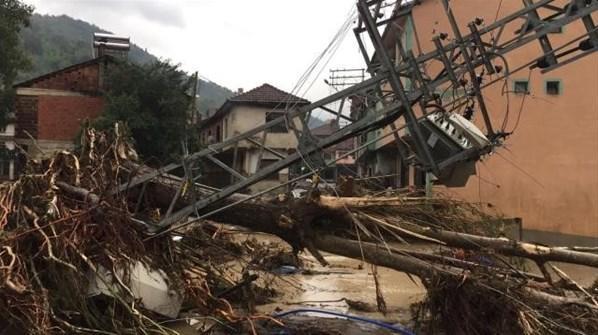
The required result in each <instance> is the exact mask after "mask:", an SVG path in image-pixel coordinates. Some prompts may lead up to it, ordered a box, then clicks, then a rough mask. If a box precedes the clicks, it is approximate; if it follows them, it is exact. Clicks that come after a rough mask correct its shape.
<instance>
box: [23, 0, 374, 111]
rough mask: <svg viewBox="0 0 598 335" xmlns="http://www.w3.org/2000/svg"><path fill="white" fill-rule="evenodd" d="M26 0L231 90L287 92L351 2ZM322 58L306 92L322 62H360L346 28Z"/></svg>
mask: <svg viewBox="0 0 598 335" xmlns="http://www.w3.org/2000/svg"><path fill="white" fill-rule="evenodd" d="M25 2H27V3H30V4H32V5H34V6H35V8H36V11H37V12H38V13H40V14H52V15H60V14H66V15H69V16H72V17H74V18H78V19H82V20H84V21H88V22H91V23H94V24H96V25H98V26H99V27H101V28H103V29H105V30H108V31H111V32H113V33H115V34H118V35H124V36H130V37H131V40H132V42H134V43H136V44H138V45H139V46H141V47H143V48H147V50H148V51H149V52H151V53H152V54H154V55H156V56H158V57H162V58H167V59H170V60H172V61H173V62H175V63H180V64H181V65H182V67H183V69H184V70H186V71H188V72H193V71H199V73H200V74H201V75H202V76H204V77H205V78H208V79H210V80H212V81H214V82H216V83H219V84H221V85H224V86H226V87H228V88H230V89H232V90H236V89H237V88H244V89H245V90H248V89H251V88H253V87H255V86H258V85H261V84H262V83H265V82H268V83H271V84H273V85H275V86H277V87H279V88H281V89H284V90H287V91H291V90H292V89H293V87H294V86H295V84H296V83H297V81H298V79H299V78H300V77H301V75H302V74H303V73H304V71H305V70H306V69H307V68H308V66H309V65H310V64H311V63H312V62H313V61H314V59H315V58H316V57H317V56H318V55H319V54H320V53H321V52H322V51H323V50H324V49H325V48H326V46H327V45H328V43H329V42H330V41H331V40H332V38H333V37H334V35H335V34H336V32H337V31H338V30H339V28H340V27H341V26H342V25H343V22H345V21H346V20H347V18H348V17H349V14H350V12H351V10H353V9H354V2H355V0H251V1H250V0H124V1H123V0H25ZM351 26H352V25H351ZM328 64H329V65H328V66H327V67H325V68H324V69H323V71H322V74H321V75H320V77H319V78H318V79H317V80H315V81H314V82H315V84H314V86H313V88H312V89H311V90H310V91H309V92H308V93H307V94H306V97H307V98H309V99H311V100H315V99H316V98H319V97H322V96H325V95H326V94H328V93H330V90H331V89H330V88H329V87H328V86H327V85H326V84H325V83H324V82H323V79H324V78H326V77H328V75H329V74H328V69H329V68H350V67H358V68H363V67H364V64H363V59H362V58H361V55H360V54H359V50H358V47H357V43H356V42H355V38H354V36H353V33H352V32H351V31H349V33H348V34H347V35H346V37H345V39H344V42H343V43H342V44H341V45H340V48H339V50H338V51H337V52H336V54H335V56H334V57H333V58H332V59H331V60H330V62H329V63H328ZM319 70H320V69H318V71H316V72H319ZM312 79H313V77H312ZM311 81H312V80H310V82H311Z"/></svg>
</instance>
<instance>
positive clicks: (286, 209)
mask: <svg viewBox="0 0 598 335" xmlns="http://www.w3.org/2000/svg"><path fill="white" fill-rule="evenodd" d="M124 166H126V167H127V168H129V169H130V170H131V171H137V172H142V173H144V174H145V173H152V172H155V171H156V170H154V169H151V168H149V167H146V166H143V165H139V164H137V163H134V162H126V163H125V164H124ZM161 175H162V176H163V177H162V179H161V180H160V179H158V181H159V182H153V183H152V186H153V191H152V194H153V195H152V198H153V202H154V203H156V204H157V205H159V206H160V207H162V208H164V209H167V208H168V207H169V206H170V200H171V199H172V198H173V197H174V194H175V193H176V189H177V188H178V186H179V185H180V183H181V179H180V178H178V177H176V176H172V175H168V174H161ZM198 190H199V192H200V194H198V196H202V195H207V194H209V193H210V192H211V191H210V190H209V189H206V187H205V186H203V185H200V187H199V188H198ZM247 198H248V196H247V195H244V194H239V193H236V194H233V195H231V196H230V197H228V198H227V199H224V200H223V201H221V202H219V203H217V204H215V205H213V206H212V207H210V208H208V209H207V210H206V212H209V211H211V210H214V209H217V208H218V207H221V206H224V205H226V204H230V203H232V202H236V201H243V200H246V199H247ZM191 201H192V199H190V198H189V197H186V198H185V197H181V198H180V199H178V201H177V204H176V206H175V209H176V208H182V207H184V206H187V205H189V204H190V203H191ZM426 201H427V199H425V198H401V197H390V198H386V197H381V198H359V197H332V196H320V197H317V198H315V199H307V200H300V201H288V202H286V203H268V202H260V201H247V202H244V203H241V204H239V205H237V206H234V207H232V208H229V209H225V210H223V211H221V212H219V213H216V214H214V215H212V216H211V217H210V219H212V220H214V221H218V222H223V223H230V224H235V225H239V226H243V227H246V228H249V229H253V230H256V231H262V232H266V233H270V234H274V235H277V236H279V237H281V238H283V239H285V240H286V241H288V242H289V243H291V245H293V247H296V248H297V247H298V248H302V247H304V246H305V245H301V244H302V243H303V244H304V243H305V239H306V235H317V234H319V233H320V232H316V231H315V229H314V228H313V225H314V224H315V222H314V221H316V220H320V221H321V220H322V218H327V219H329V220H332V221H334V226H335V227H342V228H344V229H347V230H351V227H352V226H353V224H355V217H357V218H361V219H363V220H369V221H376V220H383V221H386V222H387V223H388V224H390V225H392V226H394V231H395V233H396V234H397V235H399V236H402V237H406V238H414V237H415V238H420V239H423V240H425V241H427V242H433V241H436V242H438V241H440V242H441V243H442V244H444V245H447V246H450V247H457V248H463V249H468V250H474V251H477V250H482V249H491V250H493V251H494V252H496V253H499V254H503V255H506V256H516V257H524V258H529V259H532V260H534V261H535V262H539V263H544V262H549V261H554V262H565V263H572V264H578V265H585V266H591V267H598V254H596V253H591V252H582V251H575V250H569V249H566V248H562V247H547V246H543V245H539V244H533V243H527V242H520V241H515V240H510V239H507V238H493V237H486V236H479V235H473V234H467V233H462V232H454V231H448V230H442V229H436V228H431V227H426V226H421V225H416V224H405V223H404V222H403V221H402V220H397V219H396V218H393V217H389V218H372V216H371V215H363V213H362V212H361V211H363V210H364V209H365V208H368V207H377V208H380V207H386V208H393V207H395V206H404V205H406V204H409V203H411V204H413V203H421V204H422V205H424V206H425V205H426V204H427V203H430V204H433V203H434V202H433V201H431V202H426ZM349 212H354V214H350V213H349ZM288 219H291V221H294V222H295V225H294V227H292V228H291V227H289V226H288V225H286V226H285V223H284V221H288ZM372 219H374V220H372ZM374 224H376V222H374ZM322 229H323V230H324V231H323V232H324V233H325V232H326V230H327V227H323V228H322ZM301 240H303V242H302V241H301Z"/></svg>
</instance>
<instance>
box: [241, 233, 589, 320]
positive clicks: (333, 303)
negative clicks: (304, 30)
mask: <svg viewBox="0 0 598 335" xmlns="http://www.w3.org/2000/svg"><path fill="white" fill-rule="evenodd" d="M249 238H252V239H257V240H259V241H260V242H280V244H281V245H284V243H283V242H282V241H280V240H279V239H277V238H276V237H272V236H270V235H264V234H245V233H241V234H239V235H238V236H237V239H238V240H240V241H243V240H244V239H249ZM401 247H403V248H404V247H405V245H402V246H401ZM407 247H409V248H414V249H418V250H432V249H434V248H438V247H435V246H431V245H421V244H419V245H410V246H407ZM324 257H325V259H326V260H327V261H328V262H329V263H330V266H328V267H324V266H322V265H320V264H319V263H318V262H317V261H316V260H315V258H314V257H313V256H311V255H309V254H301V255H300V258H301V260H302V261H303V263H304V267H305V269H307V271H300V272H298V273H295V274H288V275H276V274H272V273H267V272H260V273H259V275H260V277H259V279H258V283H259V284H261V285H265V286H268V287H270V288H274V289H275V290H276V291H277V292H278V295H277V296H275V297H273V298H272V299H271V300H272V301H274V302H272V303H267V304H263V305H258V306H256V309H257V311H258V312H260V313H264V314H271V313H276V312H284V311H289V310H294V309H302V308H315V309H324V310H328V311H335V312H341V313H349V314H352V315H358V316H365V317H369V318H373V319H378V320H386V321H387V322H391V323H401V324H403V325H407V326H408V325H409V324H410V320H411V313H410V306H411V305H412V304H413V303H416V302H419V301H422V300H423V299H424V298H425V295H426V290H425V288H424V286H423V285H422V284H421V282H420V281H419V279H418V278H417V277H412V276H408V275H407V274H405V273H402V272H398V271H395V270H391V269H387V268H382V267H378V268H377V272H378V278H379V283H380V289H381V291H382V296H383V297H384V301H385V303H386V307H387V313H386V314H382V313H380V312H378V311H377V310H376V285H375V281H374V277H373V275H372V267H371V265H369V264H367V263H363V262H361V261H359V260H356V259H350V258H346V257H342V256H338V255H332V254H326V253H324ZM555 265H556V266H557V267H558V268H559V269H560V270H562V271H564V272H565V273H567V275H568V276H569V277H570V278H571V279H573V280H574V281H576V282H577V283H579V284H580V285H582V286H586V287H587V286H589V285H591V284H592V283H593V282H594V281H595V280H596V279H597V278H598V269H595V268H589V267H584V266H575V265H571V264H559V263H555ZM238 266H239V265H236V266H231V267H230V274H231V276H234V273H238V270H239V267H238ZM524 267H525V270H526V271H529V272H534V273H538V274H540V271H539V269H538V268H537V267H536V266H535V265H534V264H533V263H531V262H530V263H526V264H525V265H524ZM553 278H555V279H558V277H557V276H556V274H553ZM351 301H358V302H361V303H362V304H360V305H361V306H355V304H351V303H350V302H351ZM304 315H305V314H304ZM307 315H309V314H307ZM314 316H316V315H314ZM317 316H319V317H321V316H322V315H317Z"/></svg>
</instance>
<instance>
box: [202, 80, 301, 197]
mask: <svg viewBox="0 0 598 335" xmlns="http://www.w3.org/2000/svg"><path fill="white" fill-rule="evenodd" d="M307 104H309V101H307V100H305V99H302V98H299V97H296V96H294V95H291V94H289V93H287V92H284V91H282V90H280V89H278V88H276V87H274V86H272V85H270V84H263V85H261V86H259V87H256V88H254V89H252V90H250V91H247V92H239V93H238V94H237V95H235V96H234V97H231V98H229V99H228V100H227V101H226V102H225V103H224V104H223V105H222V106H221V107H220V108H219V109H218V110H217V111H216V112H215V113H214V114H213V115H212V116H211V117H209V118H208V119H205V120H203V121H202V122H201V123H200V130H199V136H200V143H201V144H202V145H203V146H209V145H210V144H214V143H219V142H222V141H225V140H227V139H229V138H232V137H234V136H236V135H239V134H241V133H244V132H246V131H249V130H251V129H253V128H256V127H258V126H260V125H263V124H264V123H266V122H269V121H272V120H274V119H277V118H280V117H284V116H285V114H286V113H288V112H290V111H292V110H294V109H296V108H299V107H301V106H304V105H307ZM291 122H293V126H294V127H295V128H296V129H299V130H301V129H302V123H301V122H300V120H299V119H293V120H291ZM261 143H263V144H264V145H265V146H266V147H267V148H269V149H270V150H264V149H262V148H261V146H260V145H258V144H261ZM296 148H297V137H296V136H295V133H294V132H293V130H292V126H291V125H290V124H288V122H285V123H283V124H281V125H280V126H279V127H274V128H271V129H270V130H269V132H268V133H267V134H265V136H264V132H261V133H258V134H256V135H255V136H254V137H253V138H252V139H251V141H250V140H245V141H241V142H239V143H238V145H236V146H231V147H228V148H226V149H225V150H224V152H222V153H219V154H218V155H216V158H218V159H219V160H220V161H222V162H224V163H226V164H227V165H229V166H231V167H233V169H235V170H236V171H238V172H239V173H240V174H242V175H244V176H250V175H252V174H254V173H255V172H256V171H257V170H259V169H260V168H263V167H265V166H267V165H269V164H272V163H273V162H276V161H277V160H279V159H280V158H281V157H280V156H284V155H288V154H290V153H292V152H294V151H295V150H296ZM272 151H274V152H276V153H279V154H280V155H275V154H274V153H272ZM204 168H205V170H204V177H203V181H204V183H206V184H208V185H211V186H215V187H223V186H226V185H228V184H230V183H232V182H233V181H234V177H233V176H231V175H230V174H229V173H227V172H226V171H224V170H222V169H221V168H219V167H218V166H216V165H214V164H211V163H206V164H205V167H204ZM288 177H289V169H284V170H281V171H280V172H279V173H278V174H275V175H272V176H270V177H269V178H268V179H266V180H264V181H261V182H259V183H257V184H255V185H253V186H251V187H250V189H249V191H250V192H257V191H261V190H263V189H266V188H269V187H271V186H274V185H277V184H279V183H280V182H285V181H287V180H288Z"/></svg>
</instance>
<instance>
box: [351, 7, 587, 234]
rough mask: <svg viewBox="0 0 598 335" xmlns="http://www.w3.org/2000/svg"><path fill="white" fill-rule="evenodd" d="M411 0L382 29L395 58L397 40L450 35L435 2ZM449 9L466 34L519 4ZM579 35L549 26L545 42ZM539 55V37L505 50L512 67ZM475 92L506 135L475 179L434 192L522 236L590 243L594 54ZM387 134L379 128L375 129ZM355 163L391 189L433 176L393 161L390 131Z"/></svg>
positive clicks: (421, 45) (419, 46) (422, 43)
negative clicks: (513, 221)
mask: <svg viewBox="0 0 598 335" xmlns="http://www.w3.org/2000/svg"><path fill="white" fill-rule="evenodd" d="M418 3H419V4H418V5H416V6H413V7H412V8H411V14H410V15H409V16H407V17H402V18H400V19H397V20H396V24H395V25H389V27H392V28H390V29H387V31H385V32H384V36H383V37H384V39H385V43H386V45H387V47H388V48H389V49H388V50H389V51H390V52H391V54H394V55H395V58H396V61H397V62H398V61H400V57H399V56H398V52H396V43H397V42H396V41H397V39H396V37H400V41H401V43H402V45H403V47H405V48H406V49H410V50H412V51H413V52H414V53H415V54H416V55H419V54H423V53H426V52H429V51H433V50H434V49H435V45H434V43H433V39H432V38H433V37H434V36H437V35H438V34H440V33H447V34H448V35H449V39H450V38H451V37H450V36H451V35H452V30H451V28H450V24H449V22H448V19H447V17H446V15H445V14H444V7H443V4H442V1H440V0H420V1H418ZM565 3H567V2H566V1H563V2H562V4H565ZM450 6H451V8H452V11H453V13H454V15H455V17H456V19H457V22H458V24H459V26H460V29H461V30H462V31H464V32H465V31H469V29H468V27H467V24H468V23H469V22H471V21H473V20H474V19H476V18H479V19H481V20H483V22H484V23H485V24H491V23H493V22H494V21H495V19H496V18H501V17H504V16H506V15H507V14H509V13H513V12H515V11H517V10H520V9H522V6H523V5H522V2H521V1H501V0H453V1H450ZM542 10H544V9H542ZM545 11H546V12H543V13H542V14H543V15H544V14H547V13H548V10H545ZM594 20H595V21H596V20H598V16H596V15H595V16H594ZM523 23H524V21H523V20H521V21H520V22H518V24H512V25H509V26H507V27H506V28H505V30H504V32H503V36H515V33H516V31H517V29H519V28H521V25H522V24H523ZM585 32H586V30H585V28H584V27H583V25H582V24H581V22H577V23H574V24H571V25H568V26H567V27H565V28H564V29H563V30H555V31H554V33H551V34H550V38H551V41H553V44H554V45H553V46H554V47H555V48H556V47H558V46H560V45H562V44H564V43H565V42H567V41H569V40H571V39H573V38H576V37H578V36H581V35H582V34H584V33H585ZM541 54H542V53H541V49H540V45H539V43H531V44H528V45H526V46H524V47H522V48H520V49H518V50H516V51H514V52H511V53H509V54H508V55H507V56H506V61H507V62H508V64H509V67H510V68H511V69H515V68H518V67H519V66H521V65H524V64H526V63H528V62H529V61H530V60H533V59H536V58H537V57H538V56H539V55H541ZM437 65H438V66H437V67H436V68H434V66H432V67H431V68H427V69H426V71H427V72H428V74H434V73H438V71H439V70H441V66H442V65H441V64H440V62H439V64H437ZM405 84H406V87H407V88H409V83H408V82H406V83H405ZM455 94H457V95H459V94H463V92H455ZM483 94H484V97H485V100H486V104H487V108H488V110H489V112H490V114H491V115H492V116H493V118H494V120H493V121H494V123H495V124H498V125H500V124H504V130H505V131H506V132H513V134H512V135H511V136H510V137H509V138H508V139H507V140H506V142H505V145H504V147H502V148H498V149H497V151H496V153H494V154H493V155H490V156H489V157H485V159H484V160H483V161H481V162H479V163H478V164H477V175H476V176H473V177H471V178H470V179H469V181H468V182H467V185H466V186H464V187H458V188H445V187H440V186H437V187H435V189H436V190H438V191H441V192H443V193H447V194H449V195H451V196H454V197H456V198H461V199H465V200H468V201H471V202H479V203H491V204H492V205H493V208H496V209H497V210H498V211H500V212H502V213H503V214H505V215H506V216H509V217H517V218H521V219H522V224H523V237H524V239H526V240H533V241H539V242H547V243H553V244H579V245H596V244H598V99H597V98H596V96H597V95H598V54H593V55H591V56H588V57H585V58H583V59H581V60H578V61H576V62H574V63H571V64H568V65H566V66H564V67H561V68H558V69H556V70H554V71H551V72H549V73H546V74H542V73H540V71H538V70H534V71H529V70H528V69H525V70H523V71H520V72H518V73H514V74H511V75H510V76H509V78H508V79H507V80H506V82H500V83H498V84H495V85H493V86H490V87H488V88H486V89H485V90H484V91H483ZM442 98H444V99H448V97H445V96H442ZM480 119H481V115H480V114H474V116H473V121H474V122H475V123H476V124H478V125H479V126H480V129H484V127H483V125H482V122H480V121H481V120H480ZM396 125H397V126H401V124H399V123H397V124H396ZM388 131H390V129H384V130H380V131H378V135H379V134H380V133H383V132H388ZM372 135H374V134H369V136H372ZM403 135H405V136H407V135H406V134H405V133H403ZM365 137H367V136H365ZM365 140H366V138H364V139H362V142H364V141H365ZM359 162H360V169H361V171H360V172H361V173H363V174H365V175H367V174H371V175H376V174H378V175H391V176H392V177H391V178H392V183H393V184H394V185H396V186H397V187H405V186H409V185H415V186H420V187H424V185H426V181H428V185H429V184H430V183H429V182H430V181H431V178H430V176H429V175H428V176H427V175H426V174H425V173H422V172H420V171H418V170H416V169H414V168H413V167H409V166H407V165H406V164H404V162H402V161H401V159H400V156H399V155H398V149H397V146H396V144H395V141H394V139H393V137H392V136H389V137H387V138H386V139H385V140H382V141H380V142H379V143H376V144H375V145H372V146H370V147H369V148H368V150H364V151H363V152H361V154H360V157H359Z"/></svg>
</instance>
